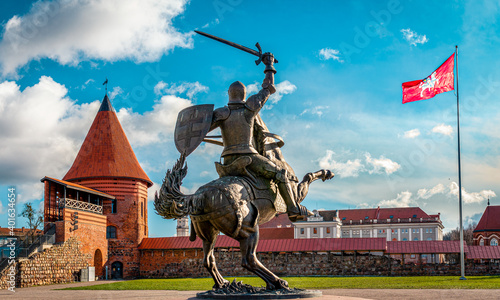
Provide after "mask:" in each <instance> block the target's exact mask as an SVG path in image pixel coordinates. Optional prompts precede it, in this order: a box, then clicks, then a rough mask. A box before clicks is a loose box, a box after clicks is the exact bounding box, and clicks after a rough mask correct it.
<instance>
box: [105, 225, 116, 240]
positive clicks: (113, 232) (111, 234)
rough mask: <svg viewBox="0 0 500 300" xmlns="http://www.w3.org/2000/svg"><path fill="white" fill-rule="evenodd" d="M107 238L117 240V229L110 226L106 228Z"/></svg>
mask: <svg viewBox="0 0 500 300" xmlns="http://www.w3.org/2000/svg"><path fill="white" fill-rule="evenodd" d="M106 238H107V239H116V227H115V226H108V227H107V228H106Z"/></svg>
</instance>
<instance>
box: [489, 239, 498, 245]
mask: <svg viewBox="0 0 500 300" xmlns="http://www.w3.org/2000/svg"><path fill="white" fill-rule="evenodd" d="M490 246H498V240H497V239H496V238H492V239H491V240H490Z"/></svg>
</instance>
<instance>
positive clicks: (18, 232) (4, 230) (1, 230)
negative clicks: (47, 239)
mask: <svg viewBox="0 0 500 300" xmlns="http://www.w3.org/2000/svg"><path fill="white" fill-rule="evenodd" d="M12 231H13V232H14V235H13V236H24V235H26V234H28V233H29V232H30V229H29V228H24V227H23V228H14V229H12ZM42 232H43V231H41V230H40V229H37V230H36V233H37V234H41V233H42ZM10 233H11V229H10V228H8V227H0V236H11V234H10Z"/></svg>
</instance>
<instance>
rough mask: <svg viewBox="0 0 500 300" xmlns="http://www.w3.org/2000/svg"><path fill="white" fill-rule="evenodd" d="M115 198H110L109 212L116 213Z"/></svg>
mask: <svg viewBox="0 0 500 300" xmlns="http://www.w3.org/2000/svg"><path fill="white" fill-rule="evenodd" d="M116 204H117V203H116V199H112V200H111V213H112V214H116V211H117V208H116Z"/></svg>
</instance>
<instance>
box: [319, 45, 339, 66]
mask: <svg viewBox="0 0 500 300" xmlns="http://www.w3.org/2000/svg"><path fill="white" fill-rule="evenodd" d="M339 55H340V51H339V50H336V49H330V48H323V49H321V50H319V57H320V59H322V60H329V59H332V60H336V61H338V62H341V63H342V62H344V61H343V60H342V59H340V56H339Z"/></svg>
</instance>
